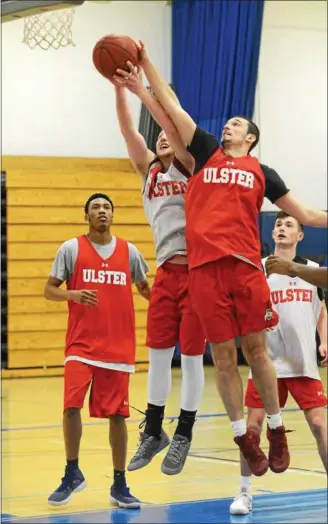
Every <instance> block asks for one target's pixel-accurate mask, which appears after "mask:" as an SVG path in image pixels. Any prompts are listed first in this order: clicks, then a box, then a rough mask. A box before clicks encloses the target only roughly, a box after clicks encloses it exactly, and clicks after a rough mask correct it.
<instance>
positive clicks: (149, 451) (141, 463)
mask: <svg viewBox="0 0 328 524" xmlns="http://www.w3.org/2000/svg"><path fill="white" fill-rule="evenodd" d="M169 443H170V439H169V437H168V435H167V434H166V433H165V431H163V430H162V434H161V438H160V439H157V438H156V437H151V436H150V435H148V434H147V433H140V440H139V446H138V449H137V451H136V454H135V455H134V457H132V459H131V460H130V463H129V465H128V471H135V470H136V469H140V468H144V467H145V466H147V464H149V462H150V461H151V460H152V459H153V458H154V457H155V455H157V453H159V452H160V451H162V449H164V448H166V446H168V445H169Z"/></svg>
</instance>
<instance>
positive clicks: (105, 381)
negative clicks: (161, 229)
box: [45, 193, 150, 508]
mask: <svg viewBox="0 0 328 524" xmlns="http://www.w3.org/2000/svg"><path fill="white" fill-rule="evenodd" d="M113 212H114V205H113V202H112V201H111V199H110V198H109V197H108V196H107V195H105V194H102V193H95V194H93V195H91V196H90V198H89V199H88V200H87V202H86V204H85V218H86V221H87V222H88V224H89V232H88V234H87V235H82V236H80V237H78V238H73V239H71V240H68V241H67V242H64V244H62V246H61V247H60V248H59V250H58V252H57V255H56V258H55V261H54V263H53V266H52V269H51V273H50V277H49V279H48V282H47V284H46V287H45V297H46V298H47V299H48V300H54V301H55V302H62V301H67V302H68V311H69V315H68V327H67V333H66V350H65V371H64V384H65V391H64V416H63V429H64V438H65V448H66V459H67V465H66V470H65V475H64V477H63V479H62V483H61V485H60V486H59V487H58V488H57V489H56V490H55V491H54V492H53V493H52V494H51V495H50V497H49V499H48V502H49V504H50V505H53V506H60V505H63V504H66V503H67V502H68V501H69V500H70V498H71V496H72V494H73V492H77V491H81V490H82V489H83V488H84V487H85V486H86V481H85V478H84V476H83V473H82V472H81V470H80V469H79V462H78V459H79V449H80V441H81V436H82V423H81V414H80V410H81V408H82V407H83V403H84V399H85V396H86V394H87V391H88V389H89V386H90V384H91V391H90V399H89V410H90V416H91V417H96V418H107V419H109V441H110V446H111V448H112V458H113V467H114V483H113V485H112V487H111V491H110V501H111V502H113V503H116V504H117V505H118V506H119V507H122V508H138V507H139V506H140V501H139V500H138V499H136V498H135V497H133V496H132V495H131V494H130V491H129V488H128V487H127V485H126V481H125V465H126V455H127V443H128V440H127V428H126V422H125V419H126V418H127V417H129V416H130V414H129V379H130V373H133V372H134V363H135V345H136V344H135V319H134V307H133V296H132V283H133V282H134V283H135V284H136V285H137V288H138V291H139V293H140V294H141V295H143V296H144V297H145V298H148V299H149V296H150V289H149V286H148V284H147V280H146V275H145V273H146V272H147V271H148V267H147V264H146V262H145V260H144V259H143V257H142V255H141V254H140V253H139V251H138V250H137V248H136V247H135V246H134V245H133V244H130V243H129V242H126V241H125V240H122V239H120V238H117V237H115V236H112V234H111V224H112V219H113ZM63 282H66V285H67V289H61V288H60V286H61V285H62V284H63Z"/></svg>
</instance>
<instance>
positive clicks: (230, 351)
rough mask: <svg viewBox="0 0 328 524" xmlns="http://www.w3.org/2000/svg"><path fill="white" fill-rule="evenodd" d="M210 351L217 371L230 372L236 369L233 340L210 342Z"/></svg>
mask: <svg viewBox="0 0 328 524" xmlns="http://www.w3.org/2000/svg"><path fill="white" fill-rule="evenodd" d="M211 353H212V358H213V363H214V365H215V368H216V370H217V371H218V372H232V371H235V370H236V369H237V349H236V346H235V345H234V342H233V343H231V341H228V342H224V343H220V344H211Z"/></svg>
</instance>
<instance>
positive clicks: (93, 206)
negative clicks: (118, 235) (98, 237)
mask: <svg viewBox="0 0 328 524" xmlns="http://www.w3.org/2000/svg"><path fill="white" fill-rule="evenodd" d="M86 219H87V221H88V222H89V226H90V228H92V229H95V230H96V231H98V232H99V233H104V232H105V231H107V230H108V229H109V228H110V226H111V224H112V222H113V210H112V206H111V204H110V202H108V200H106V199H105V198H95V199H94V200H91V202H90V204H89V210H88V214H87V216H86Z"/></svg>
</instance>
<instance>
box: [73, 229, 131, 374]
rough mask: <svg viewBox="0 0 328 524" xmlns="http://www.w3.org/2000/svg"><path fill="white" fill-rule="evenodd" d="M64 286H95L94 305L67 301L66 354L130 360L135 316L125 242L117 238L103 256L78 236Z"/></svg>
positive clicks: (84, 237) (104, 359)
mask: <svg viewBox="0 0 328 524" xmlns="http://www.w3.org/2000/svg"><path fill="white" fill-rule="evenodd" d="M67 289H70V290H73V289H76V290H77V289H92V290H97V297H98V305H97V306H95V307H89V306H85V305H82V304H77V303H75V302H72V301H69V302H68V311H69V315H68V327H67V334H66V353H65V355H66V357H68V356H70V355H74V356H79V357H84V358H87V359H90V360H97V361H102V362H112V363H122V364H134V363H135V346H136V342H135V318H134V306H133V296H132V282H131V270H130V263H129V248H128V243H127V242H126V241H125V240H121V239H119V238H117V239H116V247H115V251H114V253H113V254H112V255H111V256H110V257H109V258H108V259H105V260H104V259H103V258H102V257H101V256H100V255H99V254H98V253H97V251H96V250H95V249H94V247H93V246H92V244H91V242H90V241H89V239H88V237H87V236H86V235H83V236H81V237H79V238H78V255H77V259H76V262H75V266H74V272H73V275H72V277H71V279H70V280H68V281H67Z"/></svg>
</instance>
